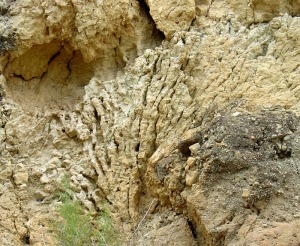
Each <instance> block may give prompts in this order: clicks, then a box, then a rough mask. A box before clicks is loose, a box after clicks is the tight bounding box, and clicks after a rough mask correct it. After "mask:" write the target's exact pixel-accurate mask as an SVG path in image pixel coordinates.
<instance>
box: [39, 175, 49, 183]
mask: <svg viewBox="0 0 300 246" xmlns="http://www.w3.org/2000/svg"><path fill="white" fill-rule="evenodd" d="M40 181H41V183H42V184H48V183H49V182H50V179H49V178H48V176H47V175H46V174H43V176H42V177H41V178H40Z"/></svg>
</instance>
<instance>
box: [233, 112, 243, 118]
mask: <svg viewBox="0 0 300 246" xmlns="http://www.w3.org/2000/svg"><path fill="white" fill-rule="evenodd" d="M241 114H242V113H241V112H234V113H233V114H232V116H233V117H236V116H239V115H241Z"/></svg>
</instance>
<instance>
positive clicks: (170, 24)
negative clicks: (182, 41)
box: [147, 0, 195, 39]
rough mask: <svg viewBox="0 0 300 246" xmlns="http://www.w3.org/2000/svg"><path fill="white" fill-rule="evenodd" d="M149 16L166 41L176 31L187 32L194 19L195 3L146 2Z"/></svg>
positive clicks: (160, 0)
mask: <svg viewBox="0 0 300 246" xmlns="http://www.w3.org/2000/svg"><path fill="white" fill-rule="evenodd" d="M147 4H148V6H149V8H150V14H151V16H152V18H153V20H154V21H155V24H156V25H157V28H158V29H159V30H161V31H162V32H163V33H164V34H165V36H166V38H167V39H170V38H171V37H172V35H173V34H174V33H175V32H176V31H182V30H187V29H188V28H189V27H190V25H191V23H192V21H193V19H194V18H195V1H194V0H187V1H174V0H173V1H162V0H147Z"/></svg>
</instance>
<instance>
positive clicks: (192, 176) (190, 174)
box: [185, 171, 199, 186]
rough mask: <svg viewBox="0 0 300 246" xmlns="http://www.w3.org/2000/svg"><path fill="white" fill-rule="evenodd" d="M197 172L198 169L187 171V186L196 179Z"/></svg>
mask: <svg viewBox="0 0 300 246" xmlns="http://www.w3.org/2000/svg"><path fill="white" fill-rule="evenodd" d="M198 178H199V172H198V171H188V172H187V174H186V177H185V183H186V185H188V186H192V185H193V184H195V183H196V182H197V181H198Z"/></svg>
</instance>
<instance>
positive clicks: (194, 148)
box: [189, 143, 201, 156]
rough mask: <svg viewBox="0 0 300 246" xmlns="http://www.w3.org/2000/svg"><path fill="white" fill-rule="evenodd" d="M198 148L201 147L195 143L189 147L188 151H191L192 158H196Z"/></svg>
mask: <svg viewBox="0 0 300 246" xmlns="http://www.w3.org/2000/svg"><path fill="white" fill-rule="evenodd" d="M200 148H201V146H200V144H199V143H195V144H193V145H191V146H190V147H189V149H190V151H191V154H192V156H196V155H197V153H198V151H199V150H200Z"/></svg>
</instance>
